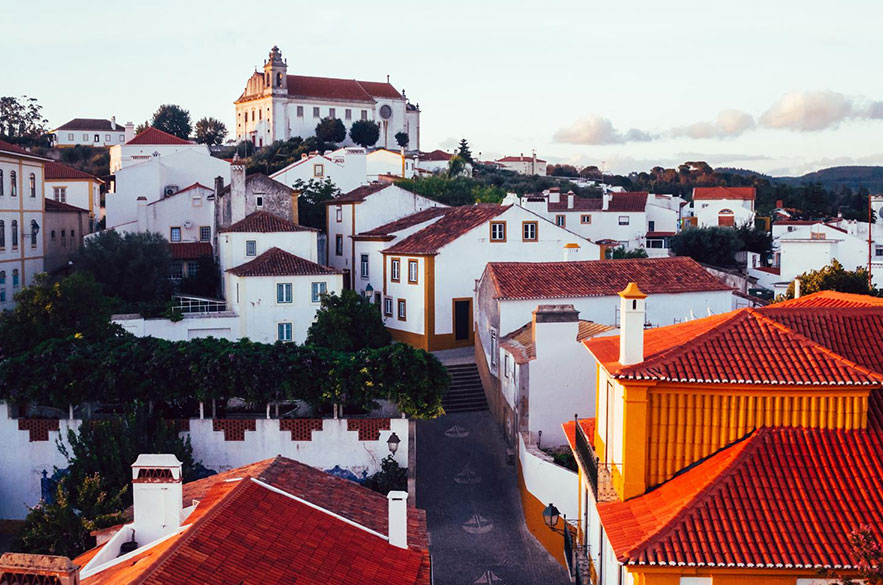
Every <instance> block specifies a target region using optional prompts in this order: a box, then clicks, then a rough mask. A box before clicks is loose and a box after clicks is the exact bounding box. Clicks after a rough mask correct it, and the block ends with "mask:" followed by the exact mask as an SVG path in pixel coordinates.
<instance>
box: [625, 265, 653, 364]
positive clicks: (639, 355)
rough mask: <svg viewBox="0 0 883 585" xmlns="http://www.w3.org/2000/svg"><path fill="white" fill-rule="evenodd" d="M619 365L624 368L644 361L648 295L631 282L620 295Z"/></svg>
mask: <svg viewBox="0 0 883 585" xmlns="http://www.w3.org/2000/svg"><path fill="white" fill-rule="evenodd" d="M619 296H620V299H619V363H620V364H622V365H624V366H630V365H632V364H638V363H641V362H642V361H644V316H645V303H646V300H645V299H646V298H647V295H645V294H644V293H642V292H641V289H639V288H638V285H637V284H636V283H634V282H630V283H629V284H628V286H627V287H625V289H624V290H623V291H622V292H620V293H619Z"/></svg>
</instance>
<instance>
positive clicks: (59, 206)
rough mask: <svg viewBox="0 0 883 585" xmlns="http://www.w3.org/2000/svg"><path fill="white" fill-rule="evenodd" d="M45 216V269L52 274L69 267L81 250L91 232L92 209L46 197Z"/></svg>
mask: <svg viewBox="0 0 883 585" xmlns="http://www.w3.org/2000/svg"><path fill="white" fill-rule="evenodd" d="M47 164H48V163H47ZM43 217H44V218H45V219H44V224H45V225H44V231H43V240H44V241H43V246H44V250H45V252H44V256H43V270H44V271H46V272H48V273H50V274H52V273H54V272H56V271H57V270H60V269H67V268H68V266H69V265H70V263H72V262H73V261H74V260H75V259H76V257H77V255H78V254H79V252H80V247H81V246H82V245H83V236H84V235H86V234H88V233H89V225H90V219H89V212H88V211H86V210H85V209H81V208H79V207H74V206H73V205H68V204H67V203H59V202H58V201H55V200H53V199H47V200H46V209H45V213H44V216H43Z"/></svg>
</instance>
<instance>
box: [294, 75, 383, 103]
mask: <svg viewBox="0 0 883 585" xmlns="http://www.w3.org/2000/svg"><path fill="white" fill-rule="evenodd" d="M288 95H290V96H292V97H306V98H328V99H336V100H351V101H360V102H373V101H374V100H373V99H372V97H371V94H369V93H368V92H367V91H365V88H364V87H362V86H361V85H360V84H359V82H358V81H356V80H355V79H335V78H333V77H308V76H306V75H289V76H288Z"/></svg>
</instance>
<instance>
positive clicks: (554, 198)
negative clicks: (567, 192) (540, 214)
mask: <svg viewBox="0 0 883 585" xmlns="http://www.w3.org/2000/svg"><path fill="white" fill-rule="evenodd" d="M560 202H561V189H559V188H558V187H552V188H551V189H549V203H560Z"/></svg>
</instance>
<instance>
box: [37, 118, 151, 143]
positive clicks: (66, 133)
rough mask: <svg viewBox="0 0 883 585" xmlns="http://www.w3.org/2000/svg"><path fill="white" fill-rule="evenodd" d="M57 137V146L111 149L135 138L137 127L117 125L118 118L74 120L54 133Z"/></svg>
mask: <svg viewBox="0 0 883 585" xmlns="http://www.w3.org/2000/svg"><path fill="white" fill-rule="evenodd" d="M52 133H53V134H54V135H55V146H57V147H58V148H65V147H69V146H77V145H78V144H81V145H84V146H101V147H105V148H106V147H110V146H117V145H120V144H123V143H124V142H126V141H127V140H129V139H130V138H132V137H134V136H135V125H134V124H132V123H131V122H126V125H125V126H122V125H120V124H117V119H116V116H111V118H110V120H104V119H101V118H74V119H73V120H71V121H70V122H67V123H65V124H62V125H61V126H59V127H58V128H56V129H55V130H53V131H52Z"/></svg>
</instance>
